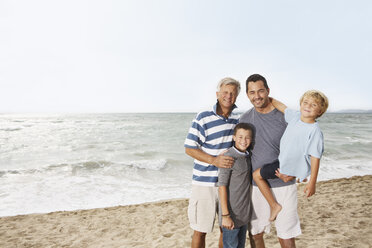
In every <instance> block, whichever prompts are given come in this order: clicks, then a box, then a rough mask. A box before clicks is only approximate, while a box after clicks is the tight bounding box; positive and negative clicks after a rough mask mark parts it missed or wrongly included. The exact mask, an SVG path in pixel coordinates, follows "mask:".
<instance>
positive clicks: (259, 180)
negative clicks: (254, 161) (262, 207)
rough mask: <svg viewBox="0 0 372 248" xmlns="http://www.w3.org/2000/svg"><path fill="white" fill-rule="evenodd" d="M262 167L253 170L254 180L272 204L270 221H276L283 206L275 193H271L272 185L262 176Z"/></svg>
mask: <svg viewBox="0 0 372 248" xmlns="http://www.w3.org/2000/svg"><path fill="white" fill-rule="evenodd" d="M260 171H261V169H257V170H255V171H254V172H253V180H254V181H255V182H256V184H257V186H258V188H259V189H260V191H261V193H262V195H263V196H264V197H265V199H266V201H267V202H268V203H269V205H270V218H269V220H270V221H274V220H275V219H276V216H278V214H279V212H280V211H281V210H282V206H281V205H280V204H279V203H277V201H276V200H275V198H274V196H273V194H272V193H271V190H270V187H269V185H268V184H267V182H266V180H265V179H263V178H262V177H261V173H260Z"/></svg>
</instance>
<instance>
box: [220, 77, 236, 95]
mask: <svg viewBox="0 0 372 248" xmlns="http://www.w3.org/2000/svg"><path fill="white" fill-rule="evenodd" d="M223 85H235V86H236V90H237V91H238V95H239V93H240V83H239V81H237V80H235V79H233V78H230V77H225V78H223V79H221V80H220V81H219V82H218V85H217V91H220V90H221V87H222V86H223Z"/></svg>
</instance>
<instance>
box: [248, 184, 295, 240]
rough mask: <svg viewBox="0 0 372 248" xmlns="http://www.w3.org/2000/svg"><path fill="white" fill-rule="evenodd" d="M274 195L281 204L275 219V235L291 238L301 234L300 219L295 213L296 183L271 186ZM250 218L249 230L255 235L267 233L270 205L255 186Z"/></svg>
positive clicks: (268, 230) (269, 224)
mask: <svg viewBox="0 0 372 248" xmlns="http://www.w3.org/2000/svg"><path fill="white" fill-rule="evenodd" d="M271 191H272V192H273V195H274V197H275V198H276V200H277V202H278V203H279V204H280V205H282V207H283V208H282V210H281V211H280V212H279V214H278V216H277V217H276V220H275V227H276V232H277V236H278V237H279V238H281V239H291V238H294V237H296V236H298V235H300V234H301V227H300V219H299V217H298V213H297V186H296V184H292V185H288V186H284V187H279V188H272V189H271ZM252 206H253V211H252V212H253V213H252V220H251V223H250V232H251V234H252V235H256V234H259V233H262V232H265V233H269V232H270V226H271V223H270V221H269V218H270V206H269V204H268V203H267V201H266V199H265V198H264V197H263V195H262V194H261V192H260V190H259V189H258V187H257V186H253V190H252Z"/></svg>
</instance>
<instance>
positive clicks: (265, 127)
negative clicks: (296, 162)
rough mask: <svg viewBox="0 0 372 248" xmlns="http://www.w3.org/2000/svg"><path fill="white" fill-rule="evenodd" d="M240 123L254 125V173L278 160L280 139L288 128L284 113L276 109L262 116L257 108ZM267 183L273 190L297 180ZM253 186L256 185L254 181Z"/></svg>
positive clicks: (240, 120)
mask: <svg viewBox="0 0 372 248" xmlns="http://www.w3.org/2000/svg"><path fill="white" fill-rule="evenodd" d="M239 122H240V123H250V124H252V125H253V140H254V146H253V149H252V157H251V159H252V171H255V170H256V169H258V168H261V167H262V166H263V165H265V164H268V163H271V162H273V161H275V160H277V159H278V156H279V151H280V139H281V137H282V135H283V133H284V130H285V129H286V127H287V123H286V121H285V120H284V115H283V113H282V112H280V111H278V110H277V109H274V110H273V111H271V112H269V113H267V114H261V113H259V112H257V111H256V109H255V108H251V109H250V110H248V111H247V112H245V113H244V114H243V115H242V116H241V117H240V119H239ZM267 181H268V183H269V184H270V187H272V188H276V187H283V186H287V185H291V184H294V183H295V180H292V181H290V182H288V183H285V182H283V181H282V180H281V179H279V178H276V179H268V180H267ZM253 185H256V183H255V182H254V181H253Z"/></svg>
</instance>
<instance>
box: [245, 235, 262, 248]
mask: <svg viewBox="0 0 372 248" xmlns="http://www.w3.org/2000/svg"><path fill="white" fill-rule="evenodd" d="M249 242H250V243H251V248H265V242H264V239H263V233H259V234H256V235H252V234H251V233H249Z"/></svg>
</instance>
